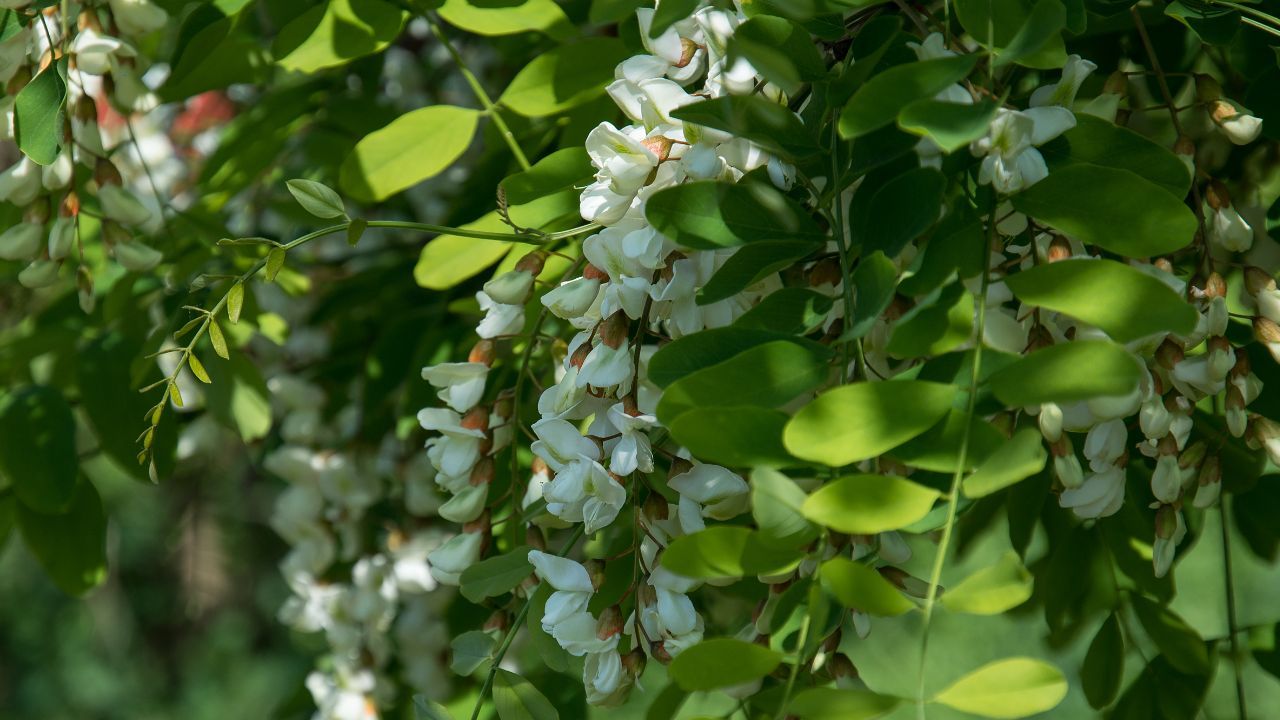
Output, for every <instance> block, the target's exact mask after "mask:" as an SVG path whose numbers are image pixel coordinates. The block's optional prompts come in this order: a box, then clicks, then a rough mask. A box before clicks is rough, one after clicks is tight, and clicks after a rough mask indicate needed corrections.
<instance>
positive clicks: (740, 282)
mask: <svg viewBox="0 0 1280 720" xmlns="http://www.w3.org/2000/svg"><path fill="white" fill-rule="evenodd" d="M818 247H819V246H817V245H815V244H814V243H808V242H797V241H788V240H781V241H776V242H770V241H764V242H756V243H751V244H750V245H743V246H742V247H741V248H739V249H738V251H737V252H735V253H734V254H733V255H732V256H730V257H729V259H728V260H726V261H725V263H724V264H723V265H721V266H720V269H719V270H716V272H715V274H714V275H712V276H711V279H710V280H708V281H707V284H706V285H703V286H702V288H701V289H699V290H698V294H697V297H696V302H697V304H699V305H710V304H711V303H714V302H719V301H721V300H724V299H725V298H730V297H733V296H734V295H737V294H738V293H739V292H741V291H742V290H743V289H745V288H747V287H749V286H751V285H754V284H755V283H757V282H759V281H761V280H763V279H764V278H766V277H769V276H770V275H774V274H776V273H777V272H778V271H779V270H782V269H783V268H786V267H789V266H790V265H791V264H792V263H794V262H795V261H797V260H799V259H800V258H802V257H804V256H806V255H808V254H809V253H811V252H813V251H815V250H817V249H818Z"/></svg>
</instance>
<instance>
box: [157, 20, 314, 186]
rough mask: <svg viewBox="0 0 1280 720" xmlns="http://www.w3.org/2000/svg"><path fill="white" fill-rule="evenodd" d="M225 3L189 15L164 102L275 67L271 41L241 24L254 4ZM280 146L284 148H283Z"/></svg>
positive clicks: (171, 63)
mask: <svg viewBox="0 0 1280 720" xmlns="http://www.w3.org/2000/svg"><path fill="white" fill-rule="evenodd" d="M220 5H221V3H202V4H200V5H198V6H196V7H195V8H194V9H193V10H192V11H191V12H190V13H188V14H187V15H186V17H185V18H183V20H182V25H181V27H180V28H179V30H178V38H177V40H176V42H175V43H174V51H173V56H172V57H170V58H169V66H170V67H171V68H172V70H171V71H170V72H169V76H168V77H167V78H166V79H165V82H164V85H162V86H161V87H160V99H161V100H162V101H163V102H166V103H168V102H177V101H180V100H185V99H187V98H189V97H191V96H193V95H198V94H200V93H202V92H205V91H207V90H221V89H223V88H226V87H228V86H230V85H234V84H236V83H249V82H253V81H255V80H256V79H258V78H259V77H260V76H261V74H262V73H261V70H262V69H263V68H265V67H266V66H268V65H269V63H270V57H269V53H268V52H267V50H268V48H267V47H264V45H265V43H263V41H262V40H261V38H259V37H258V36H257V35H256V34H255V33H251V32H248V31H246V29H244V27H243V25H242V22H241V20H242V17H243V15H242V11H243V10H244V8H245V7H246V6H248V5H250V3H239V7H226V8H223V7H220ZM229 5H232V6H234V5H235V3H230V4H229ZM294 112H295V114H296V113H297V110H295V111H294ZM274 150H275V151H277V152H278V150H279V147H278V146H276V147H275V148H274ZM273 157H274V154H273ZM211 160H212V158H211ZM210 164H215V163H212V162H211V163H210ZM216 165H221V163H216Z"/></svg>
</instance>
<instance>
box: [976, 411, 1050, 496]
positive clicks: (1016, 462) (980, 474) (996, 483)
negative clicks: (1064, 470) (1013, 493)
mask: <svg viewBox="0 0 1280 720" xmlns="http://www.w3.org/2000/svg"><path fill="white" fill-rule="evenodd" d="M1048 460H1049V453H1048V452H1047V451H1046V450H1045V448H1044V443H1043V442H1042V441H1041V437H1040V431H1039V430H1036V429H1035V428H1023V429H1021V430H1019V431H1018V432H1016V433H1014V435H1013V438H1012V439H1010V440H1009V441H1008V442H1006V443H1004V444H1003V445H1001V446H1000V447H999V448H998V449H997V450H996V451H995V452H994V453H992V454H991V456H990V457H988V458H987V459H986V460H985V461H983V463H982V464H981V465H980V466H978V469H977V470H975V471H974V472H973V474H972V475H970V476H969V477H967V478H965V479H964V484H963V486H962V487H963V489H964V494H965V497H970V498H980V497H986V496H987V495H990V494H991V493H993V492H996V491H999V490H1003V489H1004V488H1007V487H1009V486H1010V485H1013V484H1014V483H1017V482H1021V481H1022V480H1025V479H1026V478H1029V477H1031V476H1032V475H1035V474H1036V473H1038V472H1040V471H1041V470H1043V469H1044V465H1045V463H1046V462H1048Z"/></svg>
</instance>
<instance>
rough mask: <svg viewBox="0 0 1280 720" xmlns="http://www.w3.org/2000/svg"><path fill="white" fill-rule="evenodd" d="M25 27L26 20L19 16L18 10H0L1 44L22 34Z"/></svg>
mask: <svg viewBox="0 0 1280 720" xmlns="http://www.w3.org/2000/svg"><path fill="white" fill-rule="evenodd" d="M25 25H26V22H25V19H24V18H23V17H22V16H21V15H19V14H18V11H17V10H11V9H9V8H5V9H4V10H0V43H2V42H4V41H5V40H8V39H9V38H11V37H14V36H15V35H17V34H18V33H20V32H22V28H23V26H25Z"/></svg>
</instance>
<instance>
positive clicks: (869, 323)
mask: <svg viewBox="0 0 1280 720" xmlns="http://www.w3.org/2000/svg"><path fill="white" fill-rule="evenodd" d="M897 281H898V268H897V267H896V266H895V265H894V264H893V261H892V260H890V259H889V258H888V257H886V256H885V254H884V253H883V252H881V251H879V250H877V251H875V252H873V253H871V254H870V255H867V256H866V257H863V258H862V259H861V260H859V261H858V267H856V268H854V270H853V287H854V290H855V292H856V293H857V294H856V295H855V296H854V306H853V322H852V323H851V324H850V326H849V329H848V330H847V331H846V332H845V333H844V334H843V335H841V336H840V340H841V341H849V340H855V339H857V338H860V337H862V336H863V335H866V334H867V333H868V332H870V331H871V328H872V327H873V326H874V325H875V322H876V320H878V319H879V318H880V314H881V313H883V312H884V311H885V308H887V307H889V303H891V302H893V292H894V287H895V285H896V284H897Z"/></svg>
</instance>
